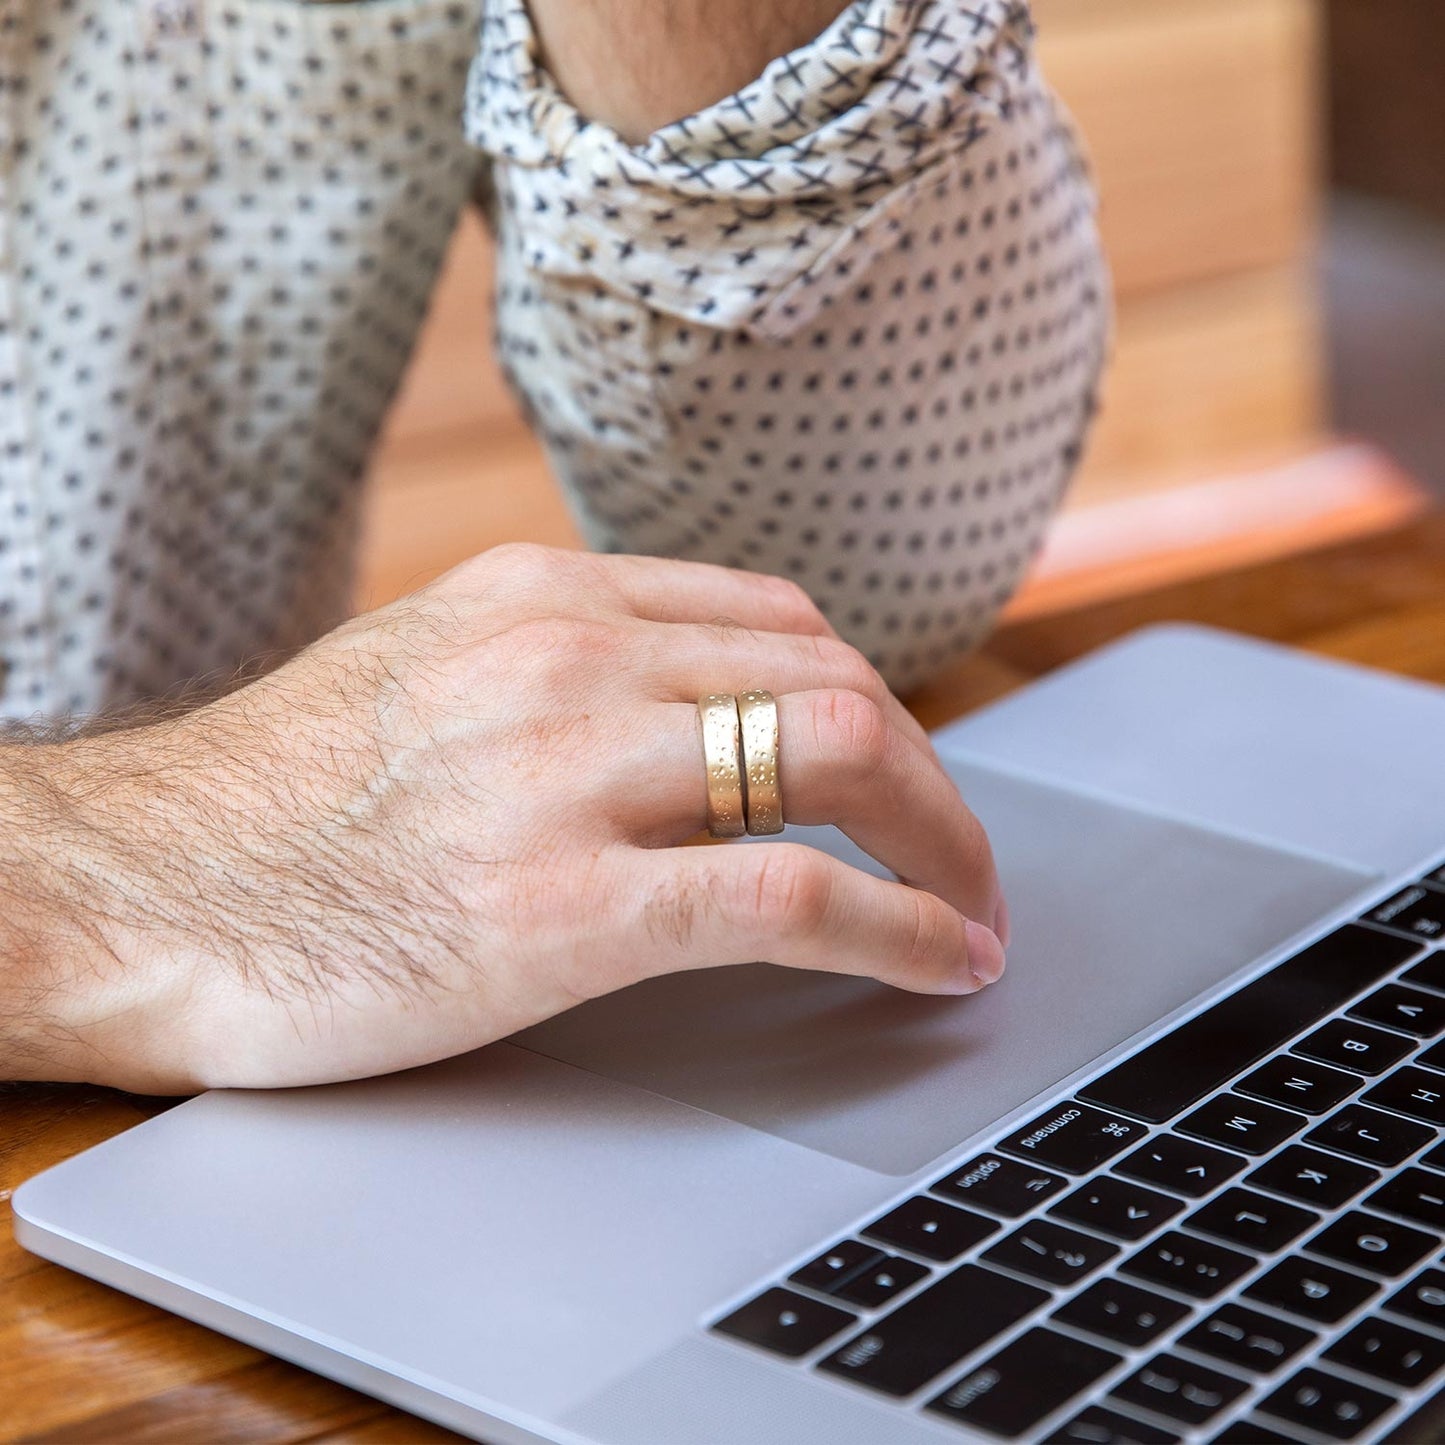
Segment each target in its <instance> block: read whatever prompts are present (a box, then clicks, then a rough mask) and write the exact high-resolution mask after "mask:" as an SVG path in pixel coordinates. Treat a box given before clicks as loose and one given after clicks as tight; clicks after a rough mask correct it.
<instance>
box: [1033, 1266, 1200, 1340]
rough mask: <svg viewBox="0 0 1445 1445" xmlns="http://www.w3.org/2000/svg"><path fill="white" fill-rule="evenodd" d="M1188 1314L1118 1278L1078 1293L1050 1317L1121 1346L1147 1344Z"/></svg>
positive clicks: (1175, 1302) (1182, 1307)
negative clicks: (1113, 1341)
mask: <svg viewBox="0 0 1445 1445" xmlns="http://www.w3.org/2000/svg"><path fill="white" fill-rule="evenodd" d="M1188 1313H1189V1306H1188V1305H1182V1304H1180V1303H1179V1301H1178V1300H1172V1299H1169V1298H1167V1297H1166V1296H1164V1295H1162V1294H1155V1293H1154V1291H1153V1290H1151V1289H1141V1288H1140V1287H1139V1286H1138V1285H1136V1284H1128V1283H1126V1282H1125V1281H1124V1280H1122V1279H1113V1278H1110V1279H1101V1280H1098V1281H1096V1282H1095V1283H1094V1284H1091V1285H1090V1286H1089V1287H1088V1289H1086V1290H1081V1291H1080V1292H1079V1293H1078V1294H1076V1295H1075V1296H1074V1297H1073V1299H1071V1300H1070V1301H1069V1302H1068V1303H1067V1304H1066V1305H1063V1306H1061V1307H1060V1308H1059V1309H1056V1310H1055V1311H1054V1313H1053V1318H1054V1319H1056V1320H1059V1321H1060V1322H1061V1323H1063V1324H1066V1325H1072V1326H1073V1327H1074V1329H1076V1330H1087V1331H1088V1332H1089V1333H1090V1334H1091V1335H1099V1336H1100V1337H1101V1338H1103V1339H1106V1340H1117V1341H1118V1343H1119V1344H1121V1345H1129V1346H1131V1347H1132V1346H1137V1345H1147V1344H1148V1343H1149V1341H1150V1340H1152V1339H1154V1338H1155V1337H1156V1336H1158V1335H1161V1334H1163V1333H1164V1331H1165V1330H1167V1329H1168V1328H1169V1327H1170V1326H1171V1325H1176V1324H1178V1323H1179V1321H1180V1320H1182V1319H1183V1318H1184V1316H1185V1315H1187V1314H1188Z"/></svg>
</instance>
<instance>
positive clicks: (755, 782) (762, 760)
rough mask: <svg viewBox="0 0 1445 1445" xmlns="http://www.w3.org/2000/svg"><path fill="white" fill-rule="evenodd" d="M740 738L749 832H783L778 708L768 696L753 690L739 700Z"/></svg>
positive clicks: (767, 693)
mask: <svg viewBox="0 0 1445 1445" xmlns="http://www.w3.org/2000/svg"><path fill="white" fill-rule="evenodd" d="M738 721H739V722H740V723H741V725H742V736H743V779H744V783H743V792H744V797H745V799H746V803H747V827H748V832H749V833H752V834H754V835H766V834H768V833H781V832H782V831H783V790H782V785H781V784H780V782H779V781H778V705H777V703H776V702H774V701H773V695H772V693H770V692H764V691H762V689H761V688H754V689H753V690H752V691H750V692H745V693H741V694H739V696H738Z"/></svg>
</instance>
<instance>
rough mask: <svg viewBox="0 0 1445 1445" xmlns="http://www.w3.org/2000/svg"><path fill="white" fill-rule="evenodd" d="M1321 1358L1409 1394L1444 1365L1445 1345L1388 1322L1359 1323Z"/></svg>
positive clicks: (1415, 1331) (1364, 1321)
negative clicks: (1370, 1376) (1402, 1388)
mask: <svg viewBox="0 0 1445 1445" xmlns="http://www.w3.org/2000/svg"><path fill="white" fill-rule="evenodd" d="M1324 1358H1325V1359H1327V1360H1329V1361H1330V1362H1331V1363H1332V1364H1337V1365H1348V1366H1349V1367H1350V1369H1352V1370H1358V1371H1359V1372H1360V1373H1361V1374H1362V1375H1373V1376H1374V1377H1375V1378H1376V1379H1377V1380H1383V1381H1384V1382H1385V1383H1386V1384H1387V1385H1402V1386H1404V1387H1405V1388H1406V1389H1408V1390H1413V1389H1415V1388H1416V1387H1417V1386H1419V1385H1423V1384H1424V1383H1425V1382H1426V1381H1427V1380H1428V1379H1429V1378H1430V1376H1431V1375H1433V1374H1434V1373H1435V1371H1436V1370H1438V1369H1439V1368H1440V1366H1441V1365H1445V1344H1441V1342H1440V1341H1439V1340H1437V1339H1433V1338H1432V1337H1431V1336H1429V1335H1426V1334H1422V1333H1421V1332H1420V1331H1419V1330H1412V1329H1407V1328H1406V1327H1405V1326H1404V1325H1397V1324H1394V1323H1393V1322H1392V1321H1390V1320H1361V1321H1360V1322H1359V1324H1357V1325H1356V1326H1355V1327H1354V1329H1352V1330H1351V1331H1350V1332H1349V1334H1347V1335H1346V1336H1345V1337H1344V1339H1342V1340H1339V1341H1337V1342H1336V1343H1335V1344H1333V1345H1331V1346H1330V1348H1329V1349H1327V1350H1326V1351H1325V1353H1324Z"/></svg>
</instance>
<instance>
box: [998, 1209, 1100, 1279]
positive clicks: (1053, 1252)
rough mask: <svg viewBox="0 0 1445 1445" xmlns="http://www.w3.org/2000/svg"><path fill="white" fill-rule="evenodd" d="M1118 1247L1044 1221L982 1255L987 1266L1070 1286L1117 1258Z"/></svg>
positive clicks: (1025, 1226) (1024, 1228)
mask: <svg viewBox="0 0 1445 1445" xmlns="http://www.w3.org/2000/svg"><path fill="white" fill-rule="evenodd" d="M1118 1252H1119V1246H1118V1245H1116V1244H1106V1243H1105V1242H1104V1241H1103V1240H1102V1239H1095V1238H1094V1236H1093V1235H1091V1234H1080V1233H1079V1231H1078V1230H1077V1229H1066V1228H1065V1227H1064V1226H1063V1225H1062V1224H1054V1223H1053V1222H1052V1221H1051V1220H1047V1219H1034V1220H1030V1221H1029V1222H1028V1223H1027V1224H1022V1225H1020V1226H1019V1227H1018V1228H1017V1229H1016V1230H1014V1232H1013V1233H1012V1234H1010V1235H1009V1236H1008V1237H1007V1238H1006V1239H1001V1240H999V1242H998V1243H997V1244H995V1245H993V1246H992V1247H990V1248H989V1249H986V1250H985V1251H984V1252H983V1258H984V1259H985V1260H987V1261H988V1263H990V1264H998V1265H1003V1266H1004V1268H1006V1269H1013V1270H1017V1271H1018V1272H1019V1273H1020V1274H1031V1275H1033V1276H1034V1277H1035V1278H1036V1279H1041V1280H1044V1281H1046V1282H1047V1283H1049V1284H1073V1283H1074V1281H1075V1280H1080V1279H1083V1277H1084V1276H1085V1275H1087V1274H1092V1273H1093V1272H1094V1271H1095V1270H1096V1269H1098V1267H1099V1266H1100V1265H1101V1264H1104V1263H1105V1262H1106V1261H1108V1260H1110V1259H1113V1257H1114V1256H1115V1255H1116V1254H1118Z"/></svg>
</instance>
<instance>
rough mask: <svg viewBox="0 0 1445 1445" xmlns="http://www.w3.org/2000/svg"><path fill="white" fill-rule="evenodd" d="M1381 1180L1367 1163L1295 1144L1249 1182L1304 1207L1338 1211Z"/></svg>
mask: <svg viewBox="0 0 1445 1445" xmlns="http://www.w3.org/2000/svg"><path fill="white" fill-rule="evenodd" d="M1379 1177H1380V1175H1379V1171H1378V1170H1375V1169H1367V1168H1366V1167H1365V1166H1364V1165H1363V1164H1351V1163H1349V1162H1348V1161H1347V1160H1344V1159H1339V1158H1337V1157H1336V1156H1335V1155H1333V1154H1322V1153H1321V1152H1320V1151H1319V1150H1318V1149H1307V1148H1306V1147H1305V1146H1304V1145H1303V1144H1292V1145H1290V1147H1289V1148H1288V1149H1285V1150H1283V1151H1282V1152H1281V1153H1279V1154H1277V1155H1275V1157H1274V1158H1273V1159H1266V1160H1265V1162H1264V1163H1263V1164H1261V1165H1260V1166H1259V1168H1258V1169H1256V1170H1255V1171H1254V1173H1253V1174H1251V1175H1249V1176H1248V1177H1247V1178H1246V1180H1245V1183H1246V1184H1253V1185H1255V1186H1256V1187H1258V1188H1260V1189H1268V1190H1269V1191H1270V1192H1271V1193H1274V1194H1283V1195H1285V1196H1286V1197H1287V1198H1289V1199H1298V1200H1299V1201H1300V1202H1301V1203H1304V1204H1315V1205H1319V1206H1320V1207H1321V1208H1324V1209H1336V1208H1338V1207H1339V1206H1340V1205H1341V1204H1343V1203H1344V1202H1345V1200H1347V1199H1350V1198H1352V1197H1353V1196H1354V1195H1356V1194H1358V1193H1359V1192H1360V1190H1362V1189H1365V1188H1367V1187H1368V1186H1369V1185H1371V1184H1374V1183H1375V1182H1376V1181H1377V1180H1378V1179H1379Z"/></svg>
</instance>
